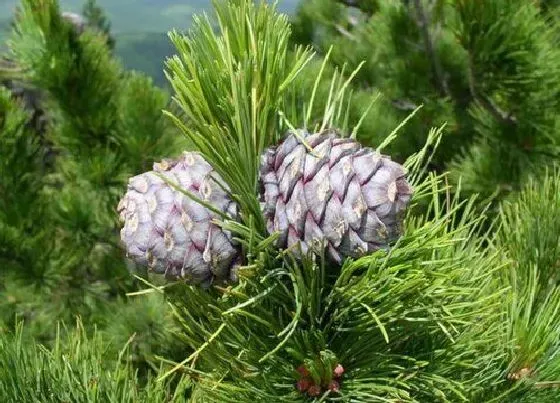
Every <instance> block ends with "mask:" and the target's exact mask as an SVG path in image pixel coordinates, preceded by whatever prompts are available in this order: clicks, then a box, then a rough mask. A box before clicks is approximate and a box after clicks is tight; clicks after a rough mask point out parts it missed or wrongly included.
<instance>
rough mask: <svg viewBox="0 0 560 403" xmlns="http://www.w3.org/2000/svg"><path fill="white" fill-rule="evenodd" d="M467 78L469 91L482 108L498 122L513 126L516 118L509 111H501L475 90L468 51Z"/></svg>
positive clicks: (472, 68) (472, 69)
mask: <svg viewBox="0 0 560 403" xmlns="http://www.w3.org/2000/svg"><path fill="white" fill-rule="evenodd" d="M468 79H469V91H470V93H471V96H472V98H473V99H474V100H475V102H478V103H479V104H480V105H481V106H482V107H483V108H484V109H486V110H487V111H488V112H490V114H491V115H492V116H494V118H495V119H497V120H499V121H500V122H502V123H504V124H506V125H510V126H514V125H516V124H517V119H516V118H515V116H513V115H512V114H511V113H509V112H505V111H503V110H502V109H501V108H500V107H499V106H498V105H496V104H495V103H494V102H493V101H492V100H491V99H490V98H488V97H485V96H482V95H479V94H478V92H477V90H476V83H475V78H474V67H473V63H472V57H471V55H470V53H469V68H468Z"/></svg>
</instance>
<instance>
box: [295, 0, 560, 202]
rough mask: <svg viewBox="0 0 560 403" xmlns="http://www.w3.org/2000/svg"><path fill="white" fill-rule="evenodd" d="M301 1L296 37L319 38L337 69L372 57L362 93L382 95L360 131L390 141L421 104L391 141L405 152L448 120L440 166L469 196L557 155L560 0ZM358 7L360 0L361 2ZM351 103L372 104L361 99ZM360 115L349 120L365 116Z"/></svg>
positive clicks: (511, 182) (506, 188)
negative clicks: (389, 130) (559, 7)
mask: <svg viewBox="0 0 560 403" xmlns="http://www.w3.org/2000/svg"><path fill="white" fill-rule="evenodd" d="M368 4H369V3H368V2H361V1H356V2H354V1H341V0H330V1H315V0H306V1H303V2H302V4H301V6H300V8H299V12H298V14H297V16H296V18H295V19H294V24H295V28H294V30H295V32H296V34H299V33H301V34H300V36H299V37H298V36H296V37H295V38H294V40H295V41H296V42H298V43H304V44H305V43H312V44H313V45H314V47H315V48H316V49H317V50H318V51H319V52H321V53H323V54H326V53H327V50H328V49H329V48H330V47H331V46H332V52H331V57H330V59H331V60H332V63H333V64H334V65H336V66H339V67H340V66H343V65H345V64H346V65H349V66H350V68H351V69H353V68H355V67H356V66H358V64H359V63H361V62H362V61H364V62H365V63H364V65H363V68H362V69H361V71H360V73H359V74H358V75H357V76H356V85H355V86H354V88H356V91H363V90H364V88H366V89H367V90H368V91H371V90H373V91H379V92H380V93H381V94H382V96H383V98H382V99H381V100H380V102H377V103H376V105H374V107H373V108H372V110H371V113H370V115H369V117H368V118H366V120H365V121H364V123H363V127H364V128H367V130H363V131H362V135H361V138H362V139H363V140H364V141H367V142H371V143H373V144H375V143H377V142H379V141H381V139H382V138H383V133H385V131H386V127H387V124H389V125H392V126H393V127H394V126H396V125H397V124H398V123H399V122H400V121H402V119H403V118H404V117H405V116H406V114H407V113H408V112H409V111H410V110H411V109H414V108H415V107H416V106H417V105H424V107H423V108H422V110H421V111H420V112H419V114H418V119H414V120H413V121H411V122H410V123H409V124H408V125H407V126H406V127H405V128H404V129H403V130H404V135H403V136H401V137H400V140H399V139H398V140H397V141H395V142H394V143H393V145H392V147H391V148H390V149H389V151H390V153H391V155H394V156H395V157H396V158H397V159H404V158H406V156H407V155H409V154H410V153H411V152H413V151H414V150H415V149H418V147H419V146H420V144H422V143H423V140H424V139H425V135H426V133H427V132H428V129H429V128H430V127H431V126H440V125H442V124H444V123H446V135H445V136H444V137H443V139H442V144H441V147H439V149H438V151H437V152H436V154H435V156H434V159H433V165H432V167H433V168H435V169H437V170H438V171H439V172H443V171H445V170H450V171H451V173H452V177H453V180H454V182H455V183H457V182H458V181H459V177H461V183H462V188H463V190H464V191H465V194H475V193H480V194H482V195H484V196H485V197H490V196H496V195H499V196H500V197H502V196H504V195H505V194H506V193H507V192H510V191H512V190H515V189H519V187H520V186H522V184H523V181H524V180H525V179H526V177H527V174H531V173H537V172H540V171H541V170H542V169H543V168H545V167H546V166H547V165H548V164H549V162H550V160H551V159H556V158H558V156H559V153H558V144H559V137H558V119H557V116H558V113H557V111H558V99H560V97H559V96H558V88H559V85H560V80H559V79H558V77H559V74H558V66H559V65H560V63H559V62H560V52H559V51H558V47H557V38H558V35H557V33H558V26H559V24H558V21H560V20H559V19H558V18H557V15H556V14H557V13H556V14H555V10H556V9H555V8H554V6H552V5H550V6H549V7H548V8H547V9H546V11H545V10H544V9H541V8H539V6H538V4H536V2H527V1H510V0H504V1H501V0H500V1H493V2H491V4H488V6H487V7H486V6H485V7H480V4H479V2H477V1H474V0H465V1H458V2H444V1H423V0H417V1H407V2H405V1H394V2H379V4H378V7H376V8H367V7H365V6H367V5H368ZM352 6H353V7H352ZM353 104H354V105H353V108H352V109H362V110H363V109H364V108H365V105H364V102H363V101H361V100H360V99H356V100H355V101H354V103H353ZM359 118H360V116H351V119H350V120H351V122H356V121H357V120H358V119H359Z"/></svg>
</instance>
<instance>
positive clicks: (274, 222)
mask: <svg viewBox="0 0 560 403" xmlns="http://www.w3.org/2000/svg"><path fill="white" fill-rule="evenodd" d="M300 138H302V136H300ZM300 138H298V137H297V136H296V135H294V134H293V133H289V134H288V136H287V138H286V139H285V140H284V141H283V142H282V143H281V144H280V145H278V146H277V147H272V148H270V149H268V150H267V151H266V153H265V154H264V155H263V158H262V165H261V184H262V188H263V190H262V202H263V204H264V207H263V213H264V216H265V218H266V222H267V228H268V231H269V232H270V233H273V232H279V233H280V238H279V241H278V242H279V245H278V246H279V247H281V248H291V247H292V246H294V245H296V244H298V243H299V244H300V245H301V251H302V252H303V253H307V251H308V250H309V249H310V248H312V250H314V251H318V250H320V249H321V248H322V247H326V248H327V252H328V253H327V255H328V256H330V257H331V258H332V259H334V261H336V262H338V263H340V262H341V261H342V260H343V259H344V258H345V257H359V256H362V255H364V254H366V253H368V252H371V251H375V250H378V249H380V248H386V247H387V246H388V244H389V242H391V241H392V240H394V239H395V238H397V237H398V236H399V232H400V228H399V227H400V225H399V222H400V216H401V214H400V213H401V212H402V211H403V210H404V209H405V208H406V205H407V204H408V202H409V200H410V197H411V194H412V188H411V186H410V185H409V184H408V183H407V181H406V179H405V171H404V168H403V167H402V166H401V165H399V164H398V163H396V162H393V161H391V160H390V158H389V157H386V156H383V155H381V154H379V153H378V152H376V151H375V150H373V149H371V148H364V147H362V146H361V145H360V144H359V143H357V142H356V141H354V140H352V139H348V138H341V137H339V136H338V135H337V134H336V133H334V132H332V131H329V132H324V133H315V134H308V133H304V134H303V138H304V139H305V143H307V145H309V146H310V147H311V148H312V151H310V150H308V148H307V147H306V146H305V145H304V144H303V142H302V141H301V140H300ZM317 247H319V249H317ZM294 252H296V253H297V250H295V251H294Z"/></svg>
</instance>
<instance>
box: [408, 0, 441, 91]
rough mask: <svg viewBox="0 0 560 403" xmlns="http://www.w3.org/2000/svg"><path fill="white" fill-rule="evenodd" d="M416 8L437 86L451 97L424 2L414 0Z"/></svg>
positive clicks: (418, 23)
mask: <svg viewBox="0 0 560 403" xmlns="http://www.w3.org/2000/svg"><path fill="white" fill-rule="evenodd" d="M414 8H415V9H416V15H417V19H416V23H417V25H418V27H419V28H420V31H422V36H423V37H424V46H425V47H426V53H427V55H428V57H429V59H430V61H431V63H432V69H433V72H434V80H435V85H436V87H437V88H438V90H439V91H440V93H441V94H442V95H443V96H446V97H447V96H449V95H450V93H449V87H448V85H447V80H446V79H445V75H444V72H443V69H442V67H441V63H440V61H439V58H438V56H437V54H436V52H435V49H434V40H433V38H432V35H431V34H430V27H429V17H428V15H427V14H426V12H425V10H424V7H423V6H422V0H414Z"/></svg>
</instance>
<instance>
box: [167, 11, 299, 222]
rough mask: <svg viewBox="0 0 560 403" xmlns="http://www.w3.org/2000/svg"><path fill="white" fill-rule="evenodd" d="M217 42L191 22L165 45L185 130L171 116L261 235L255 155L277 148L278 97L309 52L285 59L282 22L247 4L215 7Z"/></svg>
mask: <svg viewBox="0 0 560 403" xmlns="http://www.w3.org/2000/svg"><path fill="white" fill-rule="evenodd" d="M215 9H216V18H217V24H218V27H219V32H220V33H221V35H222V37H217V36H215V35H214V33H213V30H214V28H213V25H212V23H211V22H210V20H209V19H208V18H196V19H195V22H194V27H193V31H192V34H191V35H190V37H187V36H183V35H181V34H179V33H177V32H174V33H172V34H171V40H172V42H173V43H174V44H175V46H176V47H177V51H178V52H179V55H178V56H175V57H173V58H172V59H170V60H169V61H168V62H167V67H168V77H169V80H170V82H171V85H172V87H173V89H174V91H175V96H174V100H175V102H176V103H177V105H178V106H179V108H180V110H181V111H182V112H183V113H184V118H185V119H188V125H185V124H184V123H182V121H181V120H179V119H178V118H177V117H176V116H174V115H171V117H172V118H173V120H174V121H175V122H176V123H177V125H178V127H179V128H180V129H181V130H182V132H183V133H184V134H185V135H186V136H187V137H188V138H189V139H190V140H191V141H192V143H193V144H194V146H195V148H196V149H197V150H199V151H201V152H202V153H203V155H204V157H205V158H206V159H207V161H208V162H210V164H212V166H213V167H214V169H215V170H216V171H217V173H218V174H219V175H220V176H221V177H222V178H223V180H224V181H225V183H226V184H227V185H228V186H229V188H230V189H231V193H232V196H233V199H234V200H235V201H237V202H238V204H239V206H240V208H241V215H242V219H243V220H244V221H245V222H249V220H253V222H254V223H255V225H256V228H257V229H258V230H259V231H263V230H264V223H263V218H262V213H261V211H260V206H259V203H258V200H257V199H256V197H255V196H254V195H255V194H256V191H257V178H258V175H257V173H258V169H259V164H260V156H261V154H262V152H263V151H264V149H265V147H268V146H270V145H271V144H274V143H276V142H277V141H278V139H279V135H280V133H281V132H282V127H281V125H280V122H279V120H278V118H277V117H278V116H277V115H278V111H279V110H283V109H284V105H283V100H284V98H283V97H282V95H283V93H285V92H286V91H287V90H288V88H289V85H290V84H291V82H292V81H293V79H294V78H295V76H296V74H297V72H298V70H300V69H301V68H302V66H303V65H304V64H305V63H306V61H307V59H308V57H309V55H308V52H307V50H304V49H297V50H296V51H295V56H294V57H293V58H290V59H289V58H287V53H288V36H289V25H288V21H287V18H286V16H284V15H281V14H275V13H274V9H273V8H272V7H268V6H264V5H261V6H256V5H253V4H252V3H251V2H246V1H237V2H235V1H234V2H230V4H227V3H225V2H215Z"/></svg>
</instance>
